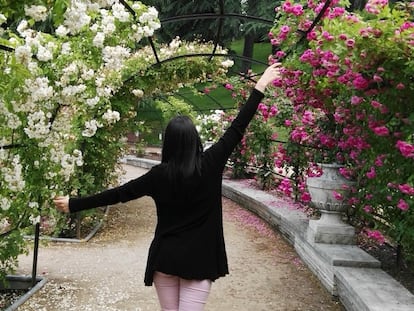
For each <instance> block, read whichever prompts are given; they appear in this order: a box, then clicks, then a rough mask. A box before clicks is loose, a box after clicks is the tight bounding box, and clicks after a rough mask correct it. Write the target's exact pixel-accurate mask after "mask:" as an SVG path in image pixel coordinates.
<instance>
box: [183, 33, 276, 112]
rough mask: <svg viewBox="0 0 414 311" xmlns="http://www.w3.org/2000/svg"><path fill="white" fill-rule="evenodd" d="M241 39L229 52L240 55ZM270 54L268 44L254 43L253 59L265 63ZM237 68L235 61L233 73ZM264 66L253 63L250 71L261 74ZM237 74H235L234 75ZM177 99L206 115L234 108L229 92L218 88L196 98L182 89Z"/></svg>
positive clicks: (241, 48) (187, 90)
mask: <svg viewBox="0 0 414 311" xmlns="http://www.w3.org/2000/svg"><path fill="white" fill-rule="evenodd" d="M243 43H244V41H243V39H239V40H236V41H234V42H233V44H232V46H231V50H232V51H234V52H235V53H236V55H242V52H243ZM270 53H271V46H270V44H269V43H256V44H255V46H254V52H253V59H256V60H259V61H261V62H265V63H267V58H268V56H269V54H270ZM237 68H240V60H239V59H235V65H234V68H233V71H234V70H236V72H237ZM265 68H266V65H262V64H257V63H253V64H252V71H253V72H254V73H262V72H263V71H264V69H265ZM236 74H237V73H236ZM197 88H198V89H199V90H202V89H203V88H204V87H203V86H199V87H197ZM178 97H180V98H181V99H184V100H185V101H186V102H188V103H190V104H191V105H193V106H194V109H195V110H196V111H200V112H202V113H208V111H209V110H215V109H223V108H224V109H228V108H233V107H234V102H233V99H232V98H231V92H229V91H228V90H226V89H225V88H224V87H218V88H217V89H215V90H213V91H211V92H210V93H209V94H208V96H197V95H194V94H193V92H192V91H190V90H189V89H186V88H183V89H182V90H180V91H179V94H178Z"/></svg>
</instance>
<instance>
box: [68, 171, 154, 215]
mask: <svg viewBox="0 0 414 311" xmlns="http://www.w3.org/2000/svg"><path fill="white" fill-rule="evenodd" d="M152 175H153V172H152V170H150V171H148V172H147V173H146V174H144V175H142V176H140V177H138V178H136V179H133V180H131V181H129V182H127V183H125V184H123V185H121V186H119V187H116V188H112V189H109V190H105V191H102V192H100V193H97V194H95V195H91V196H87V197H81V198H70V199H69V211H70V212H71V213H74V212H79V211H82V210H87V209H92V208H95V207H99V206H107V205H113V204H116V203H119V202H127V201H130V200H134V199H137V198H139V197H142V196H144V195H151V189H152V187H151V185H152V180H153V179H152Z"/></svg>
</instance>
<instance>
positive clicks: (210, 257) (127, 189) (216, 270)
mask: <svg viewBox="0 0 414 311" xmlns="http://www.w3.org/2000/svg"><path fill="white" fill-rule="evenodd" d="M279 75H280V64H279V63H276V64H273V65H271V66H269V67H268V68H267V69H266V70H265V72H264V73H263V75H262V76H261V78H260V79H259V80H258V81H257V83H256V85H255V87H254V89H253V90H252V92H251V94H250V97H249V99H248V100H247V102H246V104H245V105H244V106H243V107H242V108H241V110H240V112H239V114H238V115H237V117H236V118H235V119H234V121H233V122H232V124H231V126H230V127H229V128H228V129H227V130H226V132H225V133H224V134H223V136H222V137H221V138H220V139H219V141H218V142H217V143H215V144H214V145H212V146H211V147H210V148H209V149H207V150H206V151H204V152H203V148H202V144H201V140H200V137H199V134H198V132H197V130H196V128H195V126H194V124H193V123H192V121H191V120H190V119H189V118H188V117H186V116H178V117H175V118H173V119H172V120H171V121H170V122H169V123H168V125H167V128H166V130H165V135H164V142H163V147H162V159H161V164H159V165H157V166H154V167H153V168H152V169H151V170H149V171H148V172H147V173H146V174H144V175H142V176H140V177H138V178H136V179H134V180H132V181H130V182H128V183H126V184H124V185H121V186H119V187H117V188H113V189H110V190H106V191H103V192H101V193H98V194H96V195H92V196H89V197H84V198H70V199H69V198H68V197H56V198H55V200H54V202H55V205H56V208H57V209H58V210H60V211H62V212H65V213H69V212H70V213H73V212H78V211H81V210H84V209H90V208H95V207H98V206H105V205H112V204H116V203H119V202H127V201H129V200H133V199H136V198H139V197H142V196H144V195H147V196H150V197H152V198H153V199H154V201H155V205H156V209H157V226H156V229H155V234H154V239H153V241H152V243H151V246H150V249H149V254H148V261H147V268H146V271H145V279H144V283H145V285H146V286H151V285H152V283H154V285H155V288H156V291H157V295H158V298H159V301H160V305H161V308H162V310H170V311H171V310H179V311H198V310H203V308H204V305H205V303H206V300H207V297H208V295H209V292H210V287H211V282H212V281H214V280H216V279H217V278H219V277H222V276H224V275H226V274H228V266H227V256H226V250H225V244H224V237H223V222H222V204H221V199H222V198H221V182H222V174H223V170H224V168H225V164H226V162H227V159H228V158H229V156H230V154H231V153H232V151H233V149H234V148H235V147H236V145H237V144H238V143H239V142H240V140H241V139H242V137H243V133H244V131H245V129H246V127H247V126H248V124H249V122H250V121H251V119H252V118H253V116H254V114H255V112H256V110H257V107H258V104H259V102H260V101H261V100H262V98H263V97H264V95H263V93H264V90H265V88H266V87H267V85H268V84H269V83H270V82H272V81H273V80H275V79H276V78H278V77H279Z"/></svg>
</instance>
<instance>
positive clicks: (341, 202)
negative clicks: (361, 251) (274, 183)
mask: <svg viewBox="0 0 414 311" xmlns="http://www.w3.org/2000/svg"><path fill="white" fill-rule="evenodd" d="M319 165H320V166H321V168H322V175H321V176H318V177H308V179H307V182H306V184H307V187H308V191H309V194H310V196H311V201H312V203H313V205H314V207H315V208H317V209H318V210H319V211H320V212H321V217H320V218H319V219H317V220H314V219H312V220H310V221H309V227H308V232H307V235H308V239H310V240H311V241H312V242H316V243H329V244H355V228H354V227H352V226H350V225H348V224H346V223H345V222H344V221H343V216H344V212H345V211H346V210H347V209H348V207H349V206H348V205H347V204H346V200H345V199H346V198H347V197H348V196H349V189H350V188H351V187H352V186H353V185H354V182H352V181H350V180H347V179H346V178H345V177H343V176H342V175H341V174H340V173H339V168H340V167H342V166H341V165H338V164H319ZM335 192H336V193H339V194H341V196H342V199H338V198H337V196H335V194H334V193H335Z"/></svg>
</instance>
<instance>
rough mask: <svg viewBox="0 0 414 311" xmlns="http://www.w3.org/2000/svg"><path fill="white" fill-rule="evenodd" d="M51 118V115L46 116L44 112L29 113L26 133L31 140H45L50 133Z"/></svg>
mask: <svg viewBox="0 0 414 311" xmlns="http://www.w3.org/2000/svg"><path fill="white" fill-rule="evenodd" d="M50 117H51V115H50V113H47V114H45V113H44V111H42V110H39V111H35V112H32V113H29V114H28V116H27V126H26V127H25V128H24V132H25V133H26V135H27V136H28V137H29V138H34V139H44V138H45V137H46V136H47V135H48V134H49V132H50V125H51V124H50V122H49V118H50Z"/></svg>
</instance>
